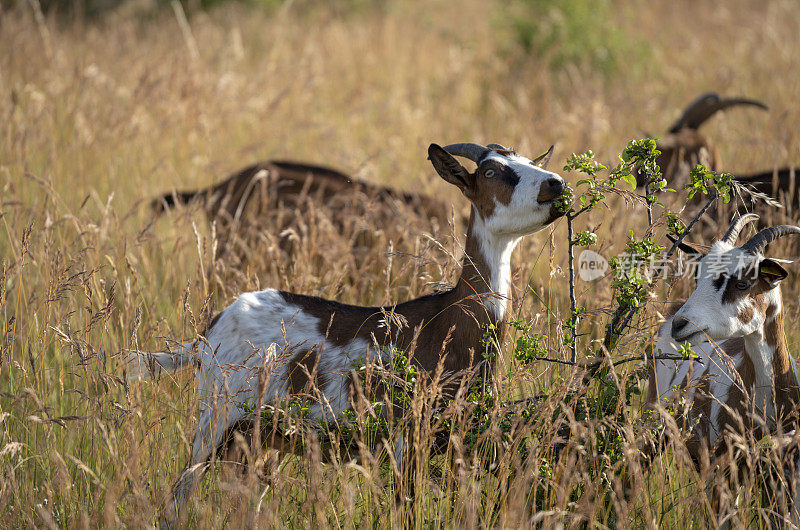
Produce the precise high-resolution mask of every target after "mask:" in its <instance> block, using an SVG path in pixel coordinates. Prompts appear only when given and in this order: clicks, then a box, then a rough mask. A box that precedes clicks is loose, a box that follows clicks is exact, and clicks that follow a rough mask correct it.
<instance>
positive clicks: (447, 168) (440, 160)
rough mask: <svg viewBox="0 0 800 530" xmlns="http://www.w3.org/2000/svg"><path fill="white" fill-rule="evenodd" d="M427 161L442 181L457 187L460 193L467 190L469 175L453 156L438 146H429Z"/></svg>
mask: <svg viewBox="0 0 800 530" xmlns="http://www.w3.org/2000/svg"><path fill="white" fill-rule="evenodd" d="M428 159H429V160H430V161H431V164H433V168H434V169H435V170H436V172H437V173H439V176H440V177H442V178H443V179H444V180H446V181H447V182H449V183H450V184H453V185H454V186H458V188H459V189H460V190H461V191H466V190H467V188H469V183H470V180H471V178H470V174H469V171H467V170H466V169H465V168H464V166H462V165H461V164H459V163H458V160H456V159H455V157H454V156H453V155H451V154H450V153H448V152H447V151H445V150H444V149H443V148H442V147H441V146H440V145H438V144H431V145H430V146H429V147H428Z"/></svg>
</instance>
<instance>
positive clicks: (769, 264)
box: [758, 258, 789, 287]
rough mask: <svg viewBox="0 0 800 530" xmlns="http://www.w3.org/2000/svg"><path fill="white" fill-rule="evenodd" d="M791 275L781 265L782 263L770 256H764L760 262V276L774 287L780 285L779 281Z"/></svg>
mask: <svg viewBox="0 0 800 530" xmlns="http://www.w3.org/2000/svg"><path fill="white" fill-rule="evenodd" d="M788 275H789V273H788V272H786V269H784V268H783V267H781V266H780V264H779V263H778V262H777V261H775V260H771V259H769V258H764V259H763V260H761V262H760V263H759V264H758V277H759V278H761V279H762V280H764V281H765V282H767V284H769V285H770V286H772V287H775V286H776V285H778V282H780V281H781V280H783V279H784V278H786V277H787V276H788Z"/></svg>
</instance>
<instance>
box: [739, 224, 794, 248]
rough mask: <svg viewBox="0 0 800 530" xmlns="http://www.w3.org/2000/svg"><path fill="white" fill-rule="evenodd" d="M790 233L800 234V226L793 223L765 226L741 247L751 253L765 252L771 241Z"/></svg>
mask: <svg viewBox="0 0 800 530" xmlns="http://www.w3.org/2000/svg"><path fill="white" fill-rule="evenodd" d="M789 234H800V227H797V226H792V225H780V226H772V227H770V228H765V229H764V230H762V231H761V232H759V233H757V234H756V235H754V236H753V237H751V238H750V240H749V241H748V242H747V243H745V244H744V245H742V246H741V249H742V250H744V251H746V252H749V253H750V254H758V253H760V252H763V250H764V248H765V247H766V246H767V245H768V244H770V243H771V242H773V241H775V240H776V239H778V238H779V237H783V236H786V235H789Z"/></svg>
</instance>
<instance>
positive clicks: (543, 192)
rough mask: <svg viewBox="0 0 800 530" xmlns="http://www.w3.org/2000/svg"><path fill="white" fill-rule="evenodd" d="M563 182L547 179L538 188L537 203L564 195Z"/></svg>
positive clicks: (557, 179) (556, 178)
mask: <svg viewBox="0 0 800 530" xmlns="http://www.w3.org/2000/svg"><path fill="white" fill-rule="evenodd" d="M564 188H565V185H564V181H563V180H562V179H560V178H558V177H548V179H547V180H545V181H544V182H542V185H541V186H540V188H539V202H548V201H552V200H553V199H556V198H558V197H560V196H561V194H562V193H564Z"/></svg>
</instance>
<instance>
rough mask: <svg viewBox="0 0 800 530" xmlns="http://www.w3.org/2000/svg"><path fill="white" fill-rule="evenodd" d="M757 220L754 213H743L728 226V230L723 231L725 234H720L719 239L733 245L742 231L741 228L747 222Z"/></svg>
mask: <svg viewBox="0 0 800 530" xmlns="http://www.w3.org/2000/svg"><path fill="white" fill-rule="evenodd" d="M757 220H758V215H756V214H754V213H748V214H745V215H740V216H739V217H738V218H737V219H736V220H735V221H734V222H733V223H732V224H731V227H730V228H728V231H727V232H725V235H724V236H722V239H720V241H724V242H725V243H728V244H729V245H735V244H736V240H737V239H739V233H740V232H741V231H742V228H744V227H745V226H747V225H748V224H750V223H752V222H753V221H757Z"/></svg>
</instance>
